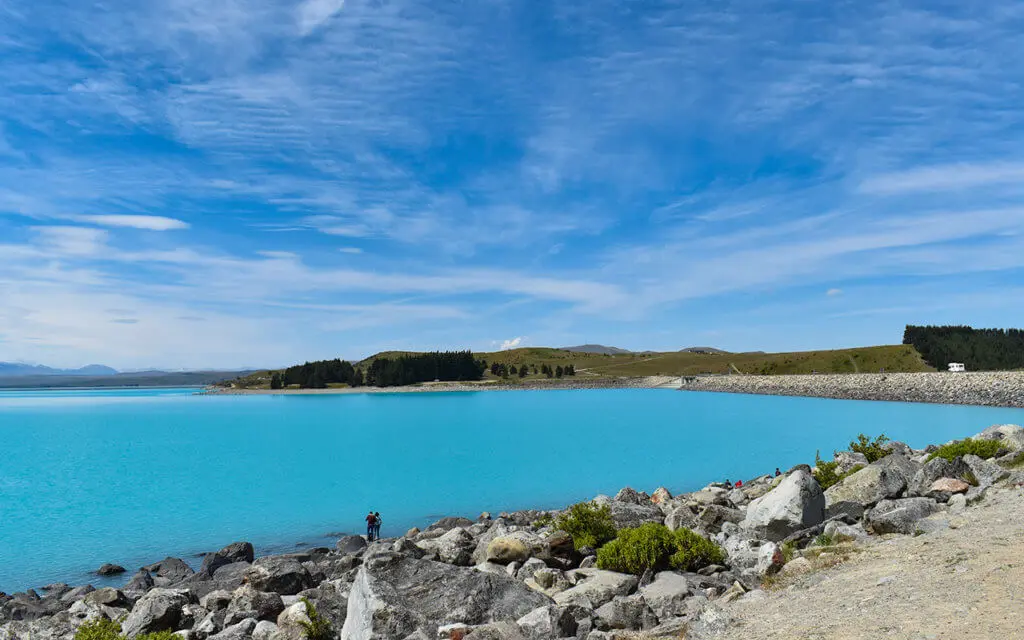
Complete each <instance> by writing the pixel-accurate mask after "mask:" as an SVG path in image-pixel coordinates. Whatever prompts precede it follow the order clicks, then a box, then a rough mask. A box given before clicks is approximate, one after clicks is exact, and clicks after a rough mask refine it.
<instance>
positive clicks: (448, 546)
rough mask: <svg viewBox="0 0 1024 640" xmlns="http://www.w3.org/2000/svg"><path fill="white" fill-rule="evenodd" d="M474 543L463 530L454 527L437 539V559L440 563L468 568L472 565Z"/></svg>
mask: <svg viewBox="0 0 1024 640" xmlns="http://www.w3.org/2000/svg"><path fill="white" fill-rule="evenodd" d="M475 549H476V541H475V540H473V536H471V535H469V533H468V532H467V531H466V530H465V529H461V528H458V527H456V528H455V529H451V530H450V531H448V532H447V533H445V534H444V535H443V536H441V537H440V538H438V539H437V557H438V559H439V560H440V561H441V562H447V563H448V564H454V565H456V566H459V567H468V566H470V565H471V564H473V551H474V550H475Z"/></svg>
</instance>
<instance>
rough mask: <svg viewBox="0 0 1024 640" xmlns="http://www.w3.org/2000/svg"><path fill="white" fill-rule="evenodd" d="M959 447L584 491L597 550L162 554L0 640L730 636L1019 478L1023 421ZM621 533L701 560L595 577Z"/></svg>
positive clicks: (532, 519) (450, 525)
mask: <svg viewBox="0 0 1024 640" xmlns="http://www.w3.org/2000/svg"><path fill="white" fill-rule="evenodd" d="M975 439H976V440H982V441H985V443H984V444H985V447H984V450H985V451H986V452H987V453H986V454H985V455H987V456H988V457H987V458H982V457H979V456H976V455H971V454H967V453H965V454H963V455H949V456H947V457H934V456H932V455H931V454H932V453H933V452H935V451H936V450H938V447H937V446H929V447H928V448H926V449H921V450H913V449H911V448H910V447H908V446H906V445H904V444H902V443H898V442H889V443H885V444H884V445H878V446H880V447H881V449H878V450H876V451H875V452H874V453H875V456H876V457H877V459H876V460H874V461H869V460H868V457H867V455H865V454H864V453H860V452H854V451H843V452H837V453H836V455H835V458H834V460H832V461H831V462H829V463H828V464H826V463H823V462H819V463H818V464H819V467H817V468H816V469H813V470H812V469H811V468H810V467H809V466H807V465H798V466H797V467H794V468H793V469H791V470H789V471H788V472H787V473H785V474H782V475H780V476H779V477H772V476H762V477H759V478H754V479H752V480H750V481H749V482H747V483H745V484H744V485H743V486H742V487H730V486H724V485H721V484H711V485H708V486H707V487H705V488H703V489H701V490H700V491H696V492H693V493H688V494H683V495H678V496H672V495H670V494H669V492H668V491H666V490H665V489H663V488H659V489H657V490H655V491H654V492H653V493H651V494H650V495H648V494H646V493H642V492H638V491H635V490H633V489H629V488H626V489H623V490H622V491H620V492H619V493H618V494H617V495H616V496H615V497H608V496H598V497H596V498H595V499H594V500H593V501H592V502H591V503H588V504H587V505H585V508H584V509H583V511H584V512H586V513H590V514H594V513H598V512H599V513H602V514H605V515H604V517H606V518H608V520H609V527H611V534H612V536H613V537H614V540H612V541H611V542H608V543H607V544H605V545H604V546H603V547H601V548H600V549H599V550H598V549H595V548H594V546H598V547H600V546H601V545H600V544H598V543H594V545H593V546H588V545H589V544H590V543H589V541H586V540H584V537H583V536H584V535H585V534H586V535H589V534H587V532H586V531H581V530H580V529H578V526H583V525H587V522H588V521H587V520H585V519H577V520H573V518H577V517H578V510H576V509H570V510H567V511H565V512H544V511H519V512H514V513H502V514H499V515H497V516H494V517H492V516H491V515H490V514H481V516H480V517H479V518H477V519H476V520H469V519H466V518H459V517H448V518H443V519H441V520H439V521H437V522H435V523H434V524H432V525H430V526H429V527H427V528H425V529H424V530H422V531H421V530H419V529H412V530H410V531H408V532H407V533H406V534H405V535H403V536H401V537H399V538H391V539H385V540H380V541H375V542H372V543H368V542H367V541H366V540H365V539H364V538H362V537H360V536H348V537H344V538H342V539H340V540H339V541H338V542H337V544H336V545H335V546H334V547H333V548H317V549H309V550H305V551H302V552H299V553H289V554H284V555H273V556H264V557H258V558H257V557H255V553H254V551H255V550H254V549H253V546H252V545H251V544H249V543H247V542H238V543H234V544H231V545H229V546H227V547H225V548H223V549H221V550H220V551H217V552H214V553H209V554H207V555H206V556H205V557H204V558H203V561H202V565H201V567H200V568H199V570H198V571H195V570H193V569H192V568H191V567H190V566H189V565H188V564H187V563H186V562H184V561H183V560H181V559H178V558H166V559H164V560H161V561H159V562H156V563H154V564H152V565H148V566H146V567H143V568H141V569H139V570H138V571H137V572H135V573H134V574H133V575H132V576H131V577H130V579H129V580H128V581H127V583H126V584H125V585H124V586H123V587H121V588H120V589H116V588H112V587H105V588H101V589H94V588H93V587H92V586H89V585H85V586H79V587H71V586H69V585H64V584H54V585H48V586H46V587H44V588H42V589H40V590H39V591H38V592H37V591H35V590H29V591H27V592H23V593H16V594H13V595H6V594H0V640H13V639H18V640H29V639H31V640H71V639H72V638H75V637H76V634H77V633H79V632H80V630H82V629H86V630H88V631H89V633H90V634H91V635H89V636H88V638H89V640H108V639H109V640H113V639H114V638H117V637H121V636H119V635H117V634H116V633H115V634H114V635H108V636H101V635H97V634H96V629H97V626H96V625H98V624H101V623H100V622H97V621H104V620H111V621H118V623H119V625H120V633H121V634H123V637H127V638H131V639H136V638H138V639H140V640H142V639H143V638H145V640H155V639H156V638H161V640H163V639H165V638H167V636H166V635H164V636H159V635H150V634H160V633H165V634H166V633H172V634H173V635H171V636H170V638H172V639H173V638H182V639H183V640H249V639H252V640H300V639H301V638H312V639H313V640H329V639H333V640H339V639H340V640H435V639H438V640H447V639H451V640H462V639H468V640H547V639H568V638H576V639H578V640H615V639H619V638H640V637H642V638H679V637H683V636H684V634H685V637H686V638H689V639H690V640H700V639H710V638H714V637H718V636H720V635H721V634H724V633H727V632H729V631H730V620H731V616H730V613H729V611H730V606H731V604H732V603H733V602H734V601H740V602H741V603H744V602H752V601H753V600H754V599H756V598H757V596H758V594H761V596H763V595H764V590H766V589H769V590H770V589H772V588H773V585H776V584H777V583H779V581H784V580H786V579H789V578H791V577H793V576H797V575H803V574H808V573H810V572H814V571H817V570H821V569H822V568H823V567H827V566H833V565H835V564H838V563H841V562H842V558H843V557H845V556H846V555H848V554H850V553H853V552H854V551H855V550H856V549H857V547H858V546H861V545H869V544H873V543H874V541H875V540H877V539H879V538H880V537H881V538H884V537H885V536H920V535H929V534H931V533H935V532H939V531H941V530H943V529H946V528H949V527H950V526H951V525H950V520H949V519H950V517H951V516H952V515H954V514H965V513H968V512H969V510H970V509H971V508H972V506H973V505H975V504H977V503H979V502H980V501H982V500H984V498H985V496H986V494H987V493H988V492H989V491H998V490H999V486H1001V485H1006V484H1008V483H1020V482H1022V481H1024V471H1021V469H1022V468H1024V428H1021V427H1017V426H1009V425H1003V426H995V427H991V428H989V429H987V430H985V431H984V432H982V433H981V434H978V435H977V436H975ZM966 444H968V445H971V444H977V443H976V442H975V443H966ZM978 450H979V451H980V450H981V449H978ZM944 451H950V450H944ZM947 458H948V459H947ZM829 474H832V479H831V480H830V481H827V478H828V477H829ZM819 480H821V483H825V484H826V485H828V486H827V488H826V489H823V488H822V486H821V483H819ZM1011 515H1012V514H1011ZM560 523H575V524H573V525H572V526H568V525H566V526H565V527H564V528H561V529H560V528H559V525H560ZM587 526H589V525H587ZM585 528H586V527H585V526H584V529H585ZM565 529H569V530H571V531H572V532H571V533H570V532H569V531H567V530H565ZM637 532H641V533H646V534H652V535H653V534H657V535H662V536H663V538H660V539H663V540H689V541H690V543H693V542H694V541H697V542H699V543H700V544H699V545H698V547H700V548H703V549H704V551H703V552H702V554H703V555H701V554H697V555H693V553H692V549H689V550H687V549H684V547H682V546H681V547H679V549H678V551H677V552H676V555H673V556H672V560H671V562H665V563H664V564H658V566H648V567H647V568H646V569H645V570H640V571H636V572H634V573H626V572H619V571H613V570H610V569H608V568H607V567H606V565H608V563H609V559H610V558H611V559H613V560H614V556H613V555H612V554H610V553H606V552H607V551H608V549H610V548H611V547H613V546H619V547H622V546H624V545H626V544H628V540H629V539H630V536H631V535H636V534H637ZM661 532H664V533H661ZM680 534H685V535H682V536H681V537H680ZM673 536H675V537H673ZM712 543H713V544H712ZM688 544H689V543H688ZM695 548H696V547H695ZM709 549H717V550H718V551H714V552H712V551H709ZM679 554H683V555H679ZM624 557H632V556H631V555H630V554H625V556H624ZM680 558H683V559H685V560H686V561H685V563H682V564H681V563H680V561H679V559H680ZM698 560H699V561H698ZM602 567H605V568H602ZM117 569H118V568H117V567H113V566H105V567H103V570H104V571H105V572H111V571H117ZM107 624H110V625H112V623H107ZM108 628H109V627H108ZM83 637H84V636H83ZM79 640H82V638H81V637H80V638H79Z"/></svg>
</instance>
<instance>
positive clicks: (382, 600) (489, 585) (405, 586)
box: [341, 553, 550, 640]
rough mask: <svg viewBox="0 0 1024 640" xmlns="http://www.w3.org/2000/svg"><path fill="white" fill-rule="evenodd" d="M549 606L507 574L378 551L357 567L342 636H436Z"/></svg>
mask: <svg viewBox="0 0 1024 640" xmlns="http://www.w3.org/2000/svg"><path fill="white" fill-rule="evenodd" d="M547 604H550V600H549V599H548V598H547V597H545V596H543V595H541V594H539V593H537V592H535V591H533V590H531V589H530V588H529V587H527V586H526V585H525V584H523V583H522V582H519V581H517V580H515V579H513V578H509V577H507V576H499V575H494V574H490V573H483V572H480V571H475V570H473V569H468V568H461V567H455V566H452V565H448V564H443V563H438V562H431V561H428V560H416V559H413V558H407V557H404V556H401V555H398V554H394V553H382V554H379V555H377V556H374V557H372V558H369V559H368V560H367V561H366V562H365V563H364V564H363V566H362V567H361V568H360V570H359V573H358V575H357V577H356V581H355V583H354V584H353V586H352V593H351V595H350V596H349V600H348V612H347V616H346V620H345V625H344V627H343V628H342V631H341V639H342V640H384V639H388V640H390V639H391V638H405V637H406V636H408V635H410V634H412V633H414V632H417V631H422V632H423V633H426V635H427V636H428V637H430V638H434V637H436V634H437V629H438V627H440V626H442V625H445V624H450V623H454V622H461V623H464V624H468V625H479V624H484V623H488V622H495V621H514V620H517V619H519V618H521V617H523V616H524V615H526V614H527V613H529V612H530V611H533V610H534V609H536V608H537V607H541V606H545V605H547Z"/></svg>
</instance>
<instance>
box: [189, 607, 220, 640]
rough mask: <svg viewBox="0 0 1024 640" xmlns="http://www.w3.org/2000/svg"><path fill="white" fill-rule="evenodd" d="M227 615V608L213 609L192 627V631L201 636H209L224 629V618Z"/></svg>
mask: <svg viewBox="0 0 1024 640" xmlns="http://www.w3.org/2000/svg"><path fill="white" fill-rule="evenodd" d="M226 616H227V609H221V610H219V611H211V612H210V613H208V614H207V615H206V616H205V617H204V618H203V619H202V620H200V621H199V622H197V623H196V625H195V626H194V627H192V632H193V633H195V634H196V636H197V637H199V638H208V637H210V636H212V635H215V634H217V633H219V632H220V631H221V630H223V629H224V618H225V617H226Z"/></svg>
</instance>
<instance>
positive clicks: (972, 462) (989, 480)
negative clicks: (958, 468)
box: [963, 455, 1010, 487]
mask: <svg viewBox="0 0 1024 640" xmlns="http://www.w3.org/2000/svg"><path fill="white" fill-rule="evenodd" d="M963 459H964V464H966V465H967V466H968V468H970V470H971V473H972V474H974V478H975V479H976V480H977V481H978V486H980V487H990V486H992V485H994V484H995V483H997V482H999V481H1000V480H1005V479H1006V478H1009V477H1010V472H1009V471H1007V470H1006V469H1005V468H1003V467H1002V466H1001V465H999V464H997V463H995V462H993V461H991V460H984V459H982V458H979V457H978V456H974V455H966V456H964V458H963Z"/></svg>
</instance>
